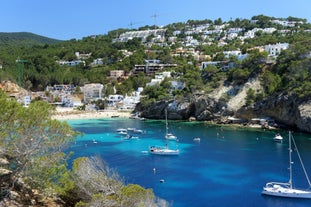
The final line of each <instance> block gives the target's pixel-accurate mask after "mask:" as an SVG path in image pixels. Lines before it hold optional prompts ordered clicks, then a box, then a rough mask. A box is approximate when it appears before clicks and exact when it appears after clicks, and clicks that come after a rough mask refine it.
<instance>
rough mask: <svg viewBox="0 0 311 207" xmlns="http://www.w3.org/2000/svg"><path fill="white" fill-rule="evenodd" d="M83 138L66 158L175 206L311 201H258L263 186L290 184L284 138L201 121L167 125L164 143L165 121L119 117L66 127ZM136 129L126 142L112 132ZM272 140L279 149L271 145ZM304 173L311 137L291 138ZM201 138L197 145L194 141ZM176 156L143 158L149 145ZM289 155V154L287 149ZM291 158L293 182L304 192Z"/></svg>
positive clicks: (279, 206)
mask: <svg viewBox="0 0 311 207" xmlns="http://www.w3.org/2000/svg"><path fill="white" fill-rule="evenodd" d="M67 122H68V124H69V125H71V126H72V127H73V128H74V129H76V130H78V131H80V132H82V133H83V136H79V137H77V138H76V140H75V141H74V142H72V143H71V144H70V146H69V148H68V149H67V150H68V151H71V152H74V155H73V157H72V159H75V158H77V157H82V156H87V157H91V156H100V157H101V158H102V160H103V161H104V162H105V163H107V164H108V165H109V167H110V168H112V169H114V170H115V171H116V172H118V174H119V175H120V177H122V180H123V181H124V183H125V184H129V183H135V184H139V185H141V186H143V187H144V188H151V189H153V192H154V193H155V195H156V196H157V197H160V198H162V199H165V200H167V201H168V202H169V203H170V204H171V205H172V206H174V207H205V206H226V207H228V206H239V207H241V206H247V207H248V206H252V207H256V206H258V207H265V206H268V207H300V206H301V207H304V206H311V199H291V198H279V197H272V196H265V195H262V194H261V192H262V189H263V186H264V185H265V184H266V183H267V182H270V181H277V182H287V181H288V180H289V170H288V169H289V156H288V155H289V150H288V131H286V130H264V129H253V128H241V127H234V126H215V125H209V124H206V123H204V122H181V121H169V129H170V130H171V132H172V133H174V134H175V135H177V137H178V141H166V140H165V138H164V136H165V130H166V126H165V120H145V121H142V120H137V119H126V118H109V119H84V120H69V121H67ZM120 128H125V129H127V128H131V129H132V130H133V129H134V128H135V129H138V130H141V131H142V132H143V133H141V131H139V132H140V133H134V132H133V131H132V132H131V136H132V139H125V138H124V136H121V135H119V134H118V133H117V132H116V130H117V129H120ZM276 133H280V134H281V135H282V136H283V138H284V139H283V142H275V141H274V140H273V138H274V136H275V134H276ZM293 136H294V139H295V141H296V144H297V147H298V149H299V152H300V155H301V157H302V160H303V162H304V165H305V167H306V170H307V172H310V173H311V135H310V134H304V133H299V132H293ZM194 138H200V141H194ZM166 144H167V145H168V147H169V148H172V149H179V150H180V154H179V155H178V156H161V155H152V154H149V153H148V148H149V147H150V146H165V145H166ZM294 151H295V150H294ZM294 155H295V153H293V162H294V164H293V176H294V178H293V183H294V186H295V187H299V188H308V183H307V180H306V178H305V176H304V174H303V170H302V168H301V167H300V164H299V159H298V158H297V156H294Z"/></svg>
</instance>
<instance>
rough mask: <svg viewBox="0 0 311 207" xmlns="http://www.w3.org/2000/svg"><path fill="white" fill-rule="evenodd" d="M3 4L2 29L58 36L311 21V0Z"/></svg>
mask: <svg viewBox="0 0 311 207" xmlns="http://www.w3.org/2000/svg"><path fill="white" fill-rule="evenodd" d="M0 8H1V9H0V19H1V21H0V32H32V33H35V34H39V35H43V36H46V37H50V38H55V39H60V40H69V39H73V38H75V39H81V38H83V37H87V36H90V35H98V34H107V32H108V31H111V30H114V29H118V28H131V26H132V28H138V27H142V26H145V25H154V22H155V20H156V24H157V25H158V26H161V25H167V24H170V23H174V22H186V21H187V20H189V19H191V20H203V19H211V20H215V19H218V18H221V19H222V20H223V21H228V20H230V18H232V19H236V18H246V19H250V18H251V17H252V16H256V15H259V14H263V15H266V16H273V17H282V18H286V17H288V16H293V17H299V18H304V19H307V20H308V22H311V12H310V8H311V0H295V1H292V0H189V1H186V0H109V1H108V0H87V1H82V0H2V1H1V6H0ZM153 15H156V18H153V17H152V16H153Z"/></svg>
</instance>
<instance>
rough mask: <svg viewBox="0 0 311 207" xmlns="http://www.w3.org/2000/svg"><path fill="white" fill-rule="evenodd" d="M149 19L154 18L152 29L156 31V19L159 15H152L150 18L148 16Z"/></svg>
mask: <svg viewBox="0 0 311 207" xmlns="http://www.w3.org/2000/svg"><path fill="white" fill-rule="evenodd" d="M150 17H151V18H154V29H156V25H157V17H159V15H157V14H154V15H152V16H150Z"/></svg>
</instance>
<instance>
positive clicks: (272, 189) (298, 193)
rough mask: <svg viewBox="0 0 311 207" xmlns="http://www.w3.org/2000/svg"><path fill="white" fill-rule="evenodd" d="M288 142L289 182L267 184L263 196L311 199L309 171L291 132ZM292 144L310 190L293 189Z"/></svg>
mask: <svg viewBox="0 0 311 207" xmlns="http://www.w3.org/2000/svg"><path fill="white" fill-rule="evenodd" d="M288 142H289V181H288V182H287V183H281V182H269V183H267V184H266V186H265V187H263V191H262V194H264V195H270V196H278V197H288V198H311V190H310V189H311V183H310V180H309V177H308V174H307V171H306V169H305V167H304V165H303V162H302V159H301V157H300V154H299V151H298V148H297V146H296V143H295V140H294V138H293V136H292V134H291V132H289V137H288ZM292 142H293V144H294V147H295V149H296V152H297V155H298V158H299V161H300V163H301V166H302V169H303V171H304V174H305V176H306V179H307V181H308V184H309V188H308V189H306V190H304V189H297V188H294V187H293V179H292V176H293V173H292V165H293V162H292Z"/></svg>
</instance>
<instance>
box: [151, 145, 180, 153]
mask: <svg viewBox="0 0 311 207" xmlns="http://www.w3.org/2000/svg"><path fill="white" fill-rule="evenodd" d="M149 152H150V154H154V155H179V150H178V149H169V148H168V146H165V147H157V146H152V147H150V148H149Z"/></svg>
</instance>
